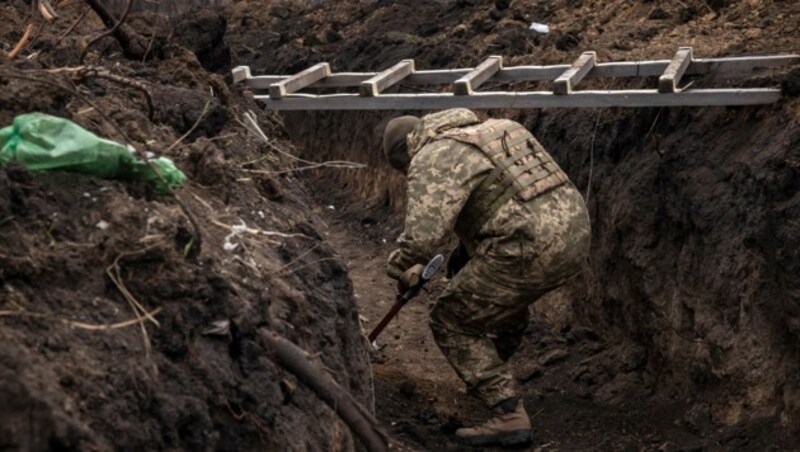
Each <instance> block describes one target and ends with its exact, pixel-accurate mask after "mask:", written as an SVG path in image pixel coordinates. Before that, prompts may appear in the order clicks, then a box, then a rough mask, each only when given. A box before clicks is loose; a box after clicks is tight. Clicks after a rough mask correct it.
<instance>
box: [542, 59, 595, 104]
mask: <svg viewBox="0 0 800 452" xmlns="http://www.w3.org/2000/svg"><path fill="white" fill-rule="evenodd" d="M596 59H597V54H596V53H595V52H583V53H582V54H581V56H579V57H578V59H577V60H575V62H574V63H572V66H571V67H570V68H569V69H567V70H566V71H565V72H564V73H563V74H561V76H560V77H558V78H557V79H556V80H555V81H554V82H553V92H554V93H555V94H569V93H570V92H572V88H574V87H575V85H577V84H578V83H580V82H581V80H583V78H584V77H586V74H588V73H589V71H591V70H592V68H593V67H594V64H595V61H596Z"/></svg>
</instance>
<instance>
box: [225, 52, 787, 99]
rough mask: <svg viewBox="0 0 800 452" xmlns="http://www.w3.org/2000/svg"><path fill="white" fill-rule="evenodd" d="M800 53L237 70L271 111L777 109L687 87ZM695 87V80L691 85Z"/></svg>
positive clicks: (733, 94)
mask: <svg viewBox="0 0 800 452" xmlns="http://www.w3.org/2000/svg"><path fill="white" fill-rule="evenodd" d="M798 62H800V55H797V54H780V55H768V56H746V57H729V58H698V59H695V58H694V56H693V54H692V48H691V47H681V48H679V49H678V51H677V52H676V53H675V56H674V57H673V58H672V60H656V61H624V62H610V63H598V62H597V56H596V53H595V52H584V53H583V54H581V55H580V57H578V59H577V60H575V62H574V63H572V64H571V65H567V64H564V65H553V66H513V67H503V58H502V57H501V56H490V57H489V58H487V59H486V60H484V61H483V62H482V63H481V64H479V65H478V66H477V67H475V68H463V69H436V70H416V68H415V65H414V60H402V61H400V62H399V63H397V64H395V65H394V66H392V67H390V68H388V69H386V70H384V71H382V72H342V73H332V72H331V68H330V65H329V64H328V63H319V64H316V65H314V66H312V67H310V68H308V69H306V70H304V71H302V72H299V73H297V74H294V75H260V76H253V75H251V73H250V67H248V66H238V67H236V68H234V69H233V71H232V74H233V80H234V83H236V84H243V85H244V86H246V87H248V88H249V89H251V90H252V91H253V93H254V98H255V99H256V100H258V101H261V102H262V103H263V104H264V105H265V107H266V108H267V109H269V110H441V109H446V108H455V107H465V108H564V107H567V108H580V107H590V108H591V107H672V106H720V105H758V104H769V103H773V102H776V101H778V100H779V99H780V98H781V90H780V89H779V88H774V87H773V88H711V89H693V88H689V87H688V85H687V86H685V87H684V88H681V87H680V86H679V85H680V83H681V80H682V78H683V77H684V76H685V75H701V74H746V73H752V72H756V71H759V70H763V69H770V68H777V67H782V66H790V65H795V64H797V63H798ZM654 76H658V77H659V78H658V87H657V88H653V89H632V90H585V91H576V90H575V87H576V86H577V85H578V84H579V83H580V82H581V81H582V80H583V79H584V78H593V77H613V78H623V77H654ZM534 81H551V87H550V88H551V90H550V91H478V88H480V87H481V86H487V83H491V84H507V83H513V82H534ZM401 82H402V83H403V84H404V85H405V84H412V85H429V86H430V85H433V86H436V85H451V86H452V91H451V92H443V91H442V92H438V91H437V92H414V93H385V91H386V90H387V89H388V88H390V87H392V86H395V85H398V84H399V83H401ZM689 85H691V83H689ZM308 88H311V89H315V88H358V92H357V93H355V92H352V91H354V90H352V89H351V90H350V91H351V92H343V93H335V94H315V93H309V92H300V91H301V90H303V89H308Z"/></svg>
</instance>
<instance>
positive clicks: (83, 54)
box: [80, 0, 133, 63]
mask: <svg viewBox="0 0 800 452" xmlns="http://www.w3.org/2000/svg"><path fill="white" fill-rule="evenodd" d="M93 3H97V2H96V1H94V2H91V1H90V2H89V5H90V6H91V7H92V8H94V9H95V11H97V8H95V7H94V5H93ZM132 5H133V0H128V2H127V3H126V5H125V12H123V13H122V17H120V18H119V20H118V21H116V23H115V24H114V25H113V26H112V27H110V28H108V30H106V31H104V32H103V33H100V34H99V35H97V36H95V37H94V38H93V39H92V40H91V41H89V43H88V44H86V47H84V48H83V51H82V52H81V58H80V62H81V63H83V60H84V59H85V58H86V54H87V53H88V52H89V48H90V47H92V45H94V44H95V43H96V42H98V41H100V40H101V39H103V38H105V37H107V36H111V35H113V34H115V33H117V30H119V27H121V26H122V23H123V22H125V19H127V18H128V13H130V12H131V6H132ZM103 22H105V20H103ZM106 25H108V24H106ZM118 39H119V38H118Z"/></svg>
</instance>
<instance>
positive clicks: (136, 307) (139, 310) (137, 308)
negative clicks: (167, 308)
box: [106, 244, 159, 373]
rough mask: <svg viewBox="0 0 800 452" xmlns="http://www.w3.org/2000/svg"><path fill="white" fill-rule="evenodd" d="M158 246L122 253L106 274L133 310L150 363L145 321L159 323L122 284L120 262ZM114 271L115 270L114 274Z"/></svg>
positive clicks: (107, 269)
mask: <svg viewBox="0 0 800 452" xmlns="http://www.w3.org/2000/svg"><path fill="white" fill-rule="evenodd" d="M157 245H158V244H155V245H151V246H148V247H146V248H143V249H141V250H138V251H132V252H128V253H122V254H120V255H119V256H117V258H116V259H114V262H113V263H112V264H111V265H109V266H108V268H106V274H107V275H108V277H109V279H111V282H113V283H114V285H115V286H116V287H117V289H118V290H119V291H120V293H121V294H122V296H123V298H125V301H127V302H128V305H129V306H130V307H131V310H133V314H134V316H136V320H137V323H138V324H139V328H140V329H141V331H142V341H143V342H144V353H145V358H146V359H147V360H148V361H150V360H151V359H150V351H151V346H150V335H149V334H148V333H147V327H146V326H145V320H150V321H151V322H153V323H154V324H155V325H156V326H158V325H159V323H158V321H157V320H156V319H155V317H153V316H152V315H151V313H150V312H148V311H147V310H146V309H145V308H144V307H143V306H142V304H141V303H139V301H138V300H137V299H136V297H134V296H133V294H132V293H131V292H130V291H129V290H128V288H127V287H126V286H125V284H124V283H123V282H122V275H120V268H119V261H120V259H122V258H123V257H128V256H134V255H137V254H141V253H144V252H146V251H149V250H151V249H153V248H154V247H155V246H157ZM112 270H113V272H112ZM151 365H152V366H153V372H154V373H157V372H158V369H157V367H156V365H155V363H152V361H151Z"/></svg>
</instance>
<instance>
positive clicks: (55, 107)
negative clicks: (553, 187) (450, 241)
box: [0, 0, 800, 451]
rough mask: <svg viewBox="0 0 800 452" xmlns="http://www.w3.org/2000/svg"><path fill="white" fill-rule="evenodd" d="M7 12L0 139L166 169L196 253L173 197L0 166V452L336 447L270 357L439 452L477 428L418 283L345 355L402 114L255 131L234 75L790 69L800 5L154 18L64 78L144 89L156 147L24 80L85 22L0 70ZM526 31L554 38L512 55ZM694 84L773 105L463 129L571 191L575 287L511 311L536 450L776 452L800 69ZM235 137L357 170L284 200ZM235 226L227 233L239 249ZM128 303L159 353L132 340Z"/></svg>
mask: <svg viewBox="0 0 800 452" xmlns="http://www.w3.org/2000/svg"><path fill="white" fill-rule="evenodd" d="M24 3H25V2H5V3H4V4H3V5H2V6H0V21H2V23H3V24H4V26H3V28H2V29H1V30H0V51H2V53H3V55H2V59H3V63H2V64H0V125H6V124H9V123H10V122H11V121H12V119H13V117H14V116H16V115H18V114H21V113H27V112H30V111H42V112H45V113H50V114H55V115H59V116H63V117H67V118H70V119H72V120H74V121H75V122H78V123H79V124H81V125H82V126H84V127H86V128H88V129H90V130H92V131H93V132H95V133H97V134H99V135H101V136H104V137H108V138H110V139H114V140H117V141H120V142H125V143H126V144H131V145H133V146H135V147H136V148H137V149H139V150H142V151H145V150H151V151H154V152H156V153H162V152H164V151H165V150H167V149H169V152H168V156H169V157H171V158H172V159H174V160H175V162H176V164H177V165H178V166H179V167H180V168H181V169H183V170H184V171H185V172H186V174H187V176H188V178H189V182H188V184H187V186H186V187H184V188H183V189H181V190H180V191H179V192H178V196H179V197H180V199H181V200H182V202H183V203H184V204H185V205H186V207H187V209H188V211H189V212H190V213H191V215H192V217H193V218H194V219H195V220H196V222H197V224H198V228H199V232H200V235H201V238H202V241H200V242H198V241H197V240H196V239H195V240H193V239H192V235H193V234H194V233H195V232H194V227H193V225H192V222H191V221H190V220H189V218H188V217H187V215H186V214H185V213H184V212H183V210H182V209H181V207H180V206H179V204H178V203H177V201H176V199H174V198H173V197H172V196H158V195H156V194H155V193H153V192H152V190H151V189H150V188H149V187H146V186H142V185H138V184H132V183H127V182H121V181H104V180H97V179H93V178H89V177H85V176H77V175H73V174H64V173H48V174H42V173H30V172H28V171H26V170H24V169H22V168H19V167H15V166H8V167H5V168H0V342H1V343H2V344H3V347H2V349H0V363H2V364H0V407H2V409H0V449H3V450H5V449H9V450H112V449H113V450H116V449H126V450H127V449H131V450H162V449H189V450H196V449H201V450H298V451H307V450H354V449H356V447H357V446H356V440H354V439H353V436H352V434H351V433H350V431H349V430H348V429H347V427H346V426H345V425H344V424H343V423H342V422H341V421H340V420H339V419H338V418H337V417H336V415H335V414H334V412H333V411H332V410H331V409H329V408H328V407H327V406H325V405H324V404H323V403H322V402H320V400H319V399H318V398H317V397H316V396H315V395H314V394H313V393H312V392H311V391H309V390H308V389H306V388H305V387H304V386H303V385H302V384H300V383H299V382H298V381H297V380H296V379H295V378H294V377H293V376H292V375H291V374H289V373H287V372H285V371H284V370H282V369H281V368H280V367H278V366H277V365H276V364H275V362H274V361H273V359H272V358H271V355H272V352H271V351H270V350H269V349H268V348H267V347H265V346H264V344H263V343H262V342H261V341H260V340H259V339H258V337H259V332H263V331H267V330H272V331H277V332H278V333H280V334H282V335H284V336H285V337H287V338H289V339H290V340H292V341H294V342H295V343H297V344H299V345H300V346H302V347H303V348H305V349H306V350H308V351H309V356H310V358H311V359H313V360H315V361H317V362H318V363H320V364H321V365H324V366H325V367H326V368H327V369H329V370H330V372H329V373H330V375H331V376H332V377H333V378H335V379H336V380H337V381H338V382H339V383H340V384H341V385H342V386H343V387H344V388H346V389H347V390H349V391H351V392H352V393H353V394H354V395H355V397H356V398H357V399H358V400H359V401H361V402H362V403H363V404H364V405H366V406H368V407H370V408H371V407H372V406H375V408H376V410H377V415H378V417H379V419H380V421H381V422H382V423H383V425H384V426H385V427H386V429H387V430H388V431H389V432H390V433H391V435H392V437H393V441H394V443H395V448H396V449H399V450H448V449H458V447H457V446H456V445H455V444H453V443H452V442H451V441H452V436H451V435H452V433H453V432H454V431H455V429H456V428H458V427H459V426H461V425H466V424H473V423H475V422H479V421H481V420H482V419H484V418H485V416H486V410H485V409H484V408H483V407H481V406H480V405H479V404H478V403H477V402H476V401H474V400H472V399H470V398H468V397H466V395H465V394H464V388H463V385H462V383H461V382H460V381H459V380H458V379H457V378H456V376H455V374H454V373H453V372H452V371H451V370H450V369H449V367H448V365H447V363H446V362H445V361H444V358H443V357H442V356H441V354H440V353H439V351H438V350H437V349H436V347H435V345H434V343H433V342H432V340H431V337H430V333H429V330H428V328H427V321H426V317H427V311H428V309H429V307H430V304H431V303H432V301H433V300H434V299H435V296H436V293H437V291H438V290H440V289H441V287H442V284H443V282H442V281H438V282H437V283H436V284H434V285H432V286H431V288H430V292H429V293H426V294H424V295H423V296H421V297H419V298H418V299H417V300H415V301H414V302H413V303H412V304H410V305H408V306H407V307H406V308H405V309H404V310H403V312H402V313H401V314H400V316H399V317H398V318H397V319H396V321H395V322H394V323H392V324H391V325H390V326H389V327H388V328H387V330H386V331H385V332H384V333H383V335H382V337H381V338H380V339H379V342H381V343H382V344H383V345H384V348H383V349H382V350H381V351H380V352H377V353H373V354H372V356H369V357H368V354H367V353H368V352H367V347H366V346H365V342H364V341H363V337H362V331H361V324H363V326H364V328H365V329H369V328H370V327H371V326H372V325H374V324H375V322H377V321H378V319H379V318H380V317H381V316H382V315H383V314H384V313H385V312H386V310H388V308H389V306H390V303H391V300H392V298H393V289H394V288H393V284H392V282H391V281H390V280H388V279H387V278H386V277H385V275H384V274H383V267H384V262H385V258H386V256H387V255H388V253H389V251H390V250H391V249H392V241H393V240H394V238H395V237H396V235H397V234H398V233H399V230H400V228H401V226H402V221H401V218H400V217H401V216H400V215H398V214H399V213H400V212H402V209H403V186H402V184H403V181H402V178H400V177H398V176H397V175H396V174H394V173H391V172H389V171H388V167H387V166H386V164H385V163H384V162H383V160H382V158H381V156H380V152H379V149H380V147H379V143H380V136H381V132H382V130H383V124H384V123H385V120H386V119H387V118H389V117H390V116H394V115H396V114H399V112H384V113H380V114H375V113H346V112H336V113H324V114H323V113H297V114H293V115H275V114H270V113H265V112H263V111H261V110H260V108H259V106H258V105H257V104H256V103H255V102H254V101H253V100H252V98H251V96H250V94H251V93H249V92H246V91H243V90H241V89H240V88H239V87H231V86H229V84H228V83H229V82H230V76H228V75H227V74H228V69H229V68H230V67H231V66H235V65H239V64H248V65H250V66H251V67H252V68H253V72H254V73H268V72H269V73H294V72H297V71H299V70H302V69H304V68H306V67H308V66H310V65H311V64H314V63H317V62H319V61H329V62H331V63H332V66H333V68H334V69H335V70H338V71H342V70H376V69H381V68H385V67H388V66H390V65H391V64H394V63H395V62H397V61H398V60H399V59H403V58H415V59H416V61H417V67H418V68H437V67H459V66H468V65H473V64H475V63H476V62H479V61H480V60H482V59H483V58H485V57H486V56H488V55H492V54H502V55H504V56H505V58H506V60H505V64H506V65H517V64H549V63H563V62H567V61H571V60H572V59H574V58H575V57H576V56H577V55H578V54H579V53H580V52H582V51H584V50H596V51H597V52H598V55H599V58H600V60H601V61H609V60H641V59H651V58H670V57H671V56H672V54H673V53H674V51H675V49H676V48H677V47H678V46H681V45H692V46H693V47H694V49H695V55H696V56H697V57H707V56H716V55H738V54H750V53H775V52H787V51H795V52H796V51H797V50H798V48H799V47H800V45H799V44H800V35H798V32H797V23H800V5H799V4H797V3H796V2H790V1H777V0H776V1H772V2H767V1H758V0H746V1H745V0H742V1H710V0H709V1H695V0H684V1H682V2H674V3H667V2H652V1H637V2H628V1H622V0H604V1H598V2H583V1H575V0H557V1H551V2H521V1H488V0H470V1H461V0H459V1H441V2H428V1H420V0H409V1H401V2H361V1H355V0H353V1H343V2H327V3H326V2H310V3H309V2H278V1H268V0H261V1H238V2H230V4H229V5H228V6H227V7H226V8H225V9H219V10H189V11H186V10H185V7H181V8H174V9H175V10H178V9H180V10H181V15H174V16H173V17H172V18H169V19H168V18H166V17H163V16H159V15H157V14H155V13H153V12H137V13H135V14H133V15H131V16H130V17H129V19H128V21H127V26H128V28H129V29H130V30H133V31H134V32H136V33H138V34H139V35H140V36H139V38H140V40H139V41H138V42H140V43H150V42H152V43H153V45H152V48H151V49H150V52H149V53H148V55H147V58H141V59H140V58H137V59H135V60H130V59H127V58H126V57H125V56H124V55H123V54H122V51H121V48H120V46H119V45H118V44H117V43H116V42H115V41H114V40H113V39H112V38H105V39H103V40H102V41H100V42H99V43H97V44H95V45H94V46H93V47H92V50H91V51H90V52H89V53H88V55H87V62H88V63H90V64H94V65H99V66H102V67H104V68H107V69H109V70H111V71H112V72H113V73H114V74H116V75H118V76H121V77H125V78H128V79H131V80H133V81H135V82H138V83H141V84H143V85H144V86H145V87H146V89H147V91H148V92H149V93H150V94H151V97H152V100H153V104H154V116H153V119H150V118H149V116H148V111H147V108H146V102H145V98H144V96H143V95H142V94H141V93H140V92H139V90H136V89H133V88H131V87H130V86H125V85H120V84H117V83H114V82H111V81H108V80H105V79H101V78H95V77H91V76H89V77H85V78H74V77H72V76H71V75H70V73H64V72H60V73H53V72H47V70H52V69H61V68H64V67H74V66H77V65H79V61H78V58H79V56H80V54H81V51H82V49H83V47H84V46H85V45H86V43H88V42H89V41H90V40H91V38H92V37H94V36H96V35H97V33H98V31H99V30H101V28H102V25H101V24H100V22H99V20H97V19H96V18H95V17H94V16H93V15H92V14H89V16H88V17H87V20H85V21H84V22H82V23H81V24H79V26H78V27H77V28H76V29H75V31H73V32H71V33H69V34H67V35H66V36H65V37H64V38H63V39H60V37H61V36H62V34H63V33H64V32H66V31H67V29H68V28H69V26H70V25H71V24H72V23H73V21H74V20H75V19H77V17H78V16H79V15H80V13H81V11H82V8H83V5H82V3H81V2H62V5H61V6H60V7H59V14H60V16H61V17H60V19H59V20H58V21H56V22H55V23H53V24H51V25H47V26H45V27H43V28H42V32H41V33H37V36H36V37H35V39H34V40H33V42H32V43H31V44H29V46H28V47H27V48H26V49H25V50H24V51H23V52H22V53H21V54H20V55H19V56H18V57H17V58H16V59H14V60H13V61H10V62H9V61H6V58H5V54H6V53H7V52H8V51H9V50H10V49H11V48H12V47H13V46H14V45H15V44H16V42H17V41H18V40H19V38H20V37H21V35H22V32H23V30H24V28H25V21H26V20H27V17H28V11H29V9H28V7H27V6H25V4H24ZM116 3H117V6H119V5H120V3H121V2H116ZM163 3H164V8H165V9H168V10H172V9H173V8H168V7H169V6H170V5H168V3H170V2H163ZM172 6H174V4H172ZM184 6H185V5H184ZM159 8H161V5H159ZM534 21H535V22H542V23H548V24H549V25H550V26H551V29H552V32H551V33H550V34H548V35H537V34H534V33H533V32H531V31H529V30H528V25H529V24H530V22H534ZM37 26H38V22H37ZM142 61H145V62H142ZM21 77H27V78H31V77H33V78H36V79H38V80H42V79H45V80H50V81H51V83H42V82H40V81H39V82H37V81H31V80H25V79H24V78H21ZM650 82H652V81H651V80H645V81H630V82H619V83H620V86H617V85H614V87H615V88H618V87H621V86H623V84H624V86H645V85H646V84H647V83H650ZM694 82H695V83H696V84H697V86H704V85H706V84H708V85H710V84H714V85H715V86H740V85H748V86H782V88H783V90H784V92H785V93H786V94H787V99H786V100H784V101H782V102H781V103H779V104H776V105H772V106H765V107H758V108H714V109H639V110H622V109H605V110H602V111H586V110H570V111H556V110H547V111H524V112H519V111H492V112H480V114H481V115H484V116H488V115H491V116H504V117H510V118H515V119H518V120H520V121H521V122H523V123H525V125H526V126H527V127H528V128H530V129H531V130H532V131H533V132H534V133H535V134H536V135H537V137H538V138H539V139H540V141H542V142H543V143H544V144H545V146H546V147H548V148H549V149H550V150H551V151H552V153H553V154H554V156H555V157H556V159H557V160H558V161H559V163H560V164H561V165H562V166H563V167H564V168H565V170H566V171H567V172H568V174H569V175H570V177H571V178H572V180H573V181H575V183H576V184H577V185H578V187H579V188H580V189H581V190H582V191H587V192H588V193H590V195H589V200H588V201H589V206H590V208H591V213H592V217H593V221H594V231H593V232H594V245H593V254H592V260H591V263H590V265H589V266H588V267H587V269H586V271H585V277H584V278H582V279H581V280H580V281H578V282H576V283H575V284H572V285H570V286H569V287H565V288H563V289H561V290H559V291H558V292H556V293H553V294H551V295H548V296H547V297H545V298H543V299H542V300H539V301H538V302H537V303H536V304H535V305H534V306H533V307H532V311H533V314H534V318H535V321H534V322H533V323H532V324H531V325H530V327H529V329H528V331H527V332H526V336H527V337H526V342H525V344H524V347H523V348H522V350H521V351H520V352H519V353H518V354H517V355H516V356H515V357H514V361H513V364H514V366H513V367H514V372H515V376H516V378H517V380H518V387H519V390H520V393H521V394H522V395H523V397H524V399H525V402H526V406H527V408H528V411H529V412H530V414H531V416H532V418H533V423H534V433H535V439H534V443H533V444H532V446H531V448H532V449H534V450H799V449H800V443H798V438H799V437H798V435H800V430H798V428H799V427H798V426H800V386H798V385H800V383H799V382H798V379H797V377H796V375H797V372H798V370H800V368H798V363H799V362H800V360H798V352H800V348H798V347H799V346H798V344H800V310H798V306H800V298H798V294H799V293H800V288H798V281H800V280H798V278H797V277H796V275H797V274H798V273H800V257H799V256H798V251H797V250H798V249H800V243H798V237H800V194H798V191H797V187H799V186H800V170H799V168H800V164H799V163H798V162H800V154H798V152H800V104H798V100H797V98H796V91H797V69H795V70H794V71H793V72H789V71H783V72H782V71H773V72H768V73H757V74H750V75H747V76H744V77H742V78H740V79H736V80H731V79H722V78H711V77H708V78H704V79H700V78H698V79H696V80H694ZM611 83H612V82H611V81H608V80H594V81H587V82H586V86H587V87H595V88H597V87H610V86H611ZM614 83H617V82H614ZM73 87H74V90H73V89H69V88H73ZM65 88H67V89H65ZM400 89H403V90H408V89H410V88H409V87H405V86H404V87H401V88H400ZM75 91H77V92H78V93H79V94H80V95H79V96H78V95H75V94H74V92H75ZM792 96H794V97H792ZM86 99H88V100H90V101H92V102H93V103H94V104H95V105H96V108H95V107H92V106H90V105H89V104H88V103H87V102H86ZM248 110H252V111H254V112H256V115H257V118H258V121H259V124H260V125H261V126H262V128H263V129H264V132H265V133H266V134H267V136H268V137H269V138H270V140H271V141H272V143H273V144H274V145H276V146H279V147H280V148H281V149H284V150H286V151H287V152H289V153H296V154H298V155H300V156H302V157H304V158H307V159H309V160H315V161H322V160H326V159H332V158H336V159H340V158H344V159H347V160H354V161H361V162H364V163H367V164H368V165H369V167H368V168H366V169H364V170H330V169H326V170H321V171H318V172H316V173H312V172H303V173H292V172H286V170H287V169H290V168H292V165H294V164H295V162H293V161H292V159H290V158H288V157H286V156H284V155H281V154H278V153H275V152H273V151H272V150H271V148H269V147H267V146H265V145H264V144H263V143H260V142H259V141H258V140H256V139H254V138H253V137H252V136H251V135H249V134H248V133H247V132H246V131H245V130H244V128H243V127H242V126H241V125H240V123H239V122H238V121H237V119H241V118H242V117H243V115H244V113H245V112H247V111H248ZM201 116H202V119H201V120H200V121H198V118H199V117H201ZM195 123H197V125H196V127H195ZM192 129H193V130H192ZM189 132H191V133H189ZM187 133H188V136H187V137H186V139H185V141H183V142H182V143H180V144H178V145H176V146H171V145H172V144H173V143H175V142H176V140H177V139H178V138H179V137H180V136H182V135H184V134H187ZM289 137H291V139H292V142H293V144H294V145H295V146H296V147H293V146H292V145H290V144H289V143H288V141H289ZM590 181H591V183H590ZM589 189H590V190H589ZM312 195H313V196H312ZM242 223H244V225H246V226H247V228H249V229H247V230H245V231H244V232H241V231H240V232H237V233H234V231H235V230H234V229H233V227H234V226H237V225H241V224H242ZM236 231H238V229H237V230H236ZM226 243H228V247H226V246H225V244H226ZM233 244H235V245H236V247H235V248H234V249H230V246H231V245H233ZM134 301H135V302H136V303H140V304H141V305H142V307H143V309H144V310H145V311H147V312H150V313H152V316H153V317H154V319H155V321H156V322H158V325H156V324H155V322H153V321H150V320H148V319H143V318H140V319H138V320H137V317H138V316H139V314H138V313H137V311H136V309H134V308H133V305H134ZM359 315H360V316H361V318H359ZM368 358H369V359H368ZM373 376H374V379H373V378H371V377H373ZM792 435H794V436H792Z"/></svg>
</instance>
